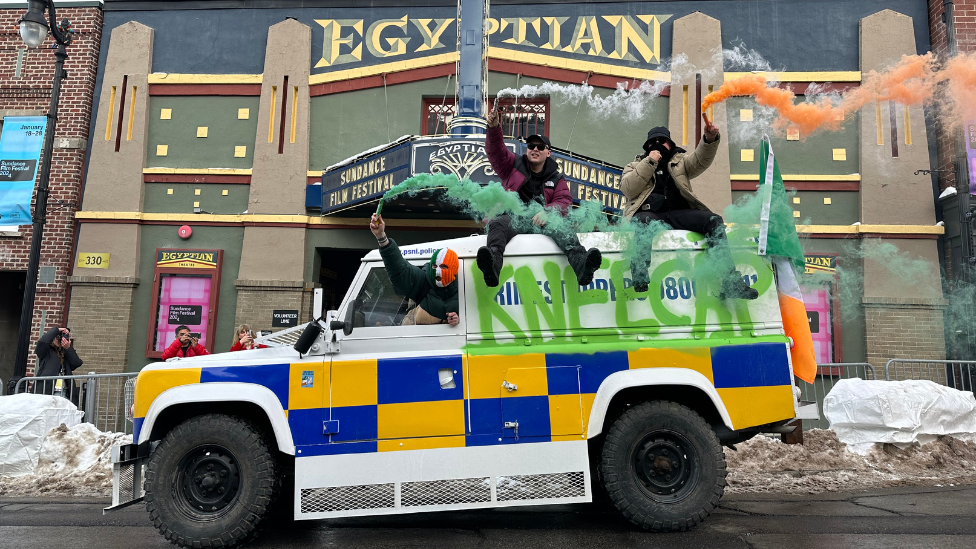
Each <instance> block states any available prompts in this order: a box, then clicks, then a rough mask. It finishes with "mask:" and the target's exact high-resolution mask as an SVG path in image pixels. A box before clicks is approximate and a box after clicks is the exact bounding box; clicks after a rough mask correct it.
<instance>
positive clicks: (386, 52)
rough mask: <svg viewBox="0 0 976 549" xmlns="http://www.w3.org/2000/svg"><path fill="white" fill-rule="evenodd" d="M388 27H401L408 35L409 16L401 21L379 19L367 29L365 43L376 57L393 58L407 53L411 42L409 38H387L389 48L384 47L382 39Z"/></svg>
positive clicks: (400, 19)
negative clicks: (408, 43) (408, 44)
mask: <svg viewBox="0 0 976 549" xmlns="http://www.w3.org/2000/svg"><path fill="white" fill-rule="evenodd" d="M387 27H400V28H401V29H403V30H404V34H406V32H405V31H406V29H407V16H406V15H404V16H403V17H401V18H399V19H379V20H377V21H374V22H373V24H371V25H370V26H369V28H368V29H366V40H365V42H366V48H367V49H368V50H369V53H371V54H373V56H375V57H393V56H396V55H403V54H405V53H407V42H410V38H409V37H406V38H386V42H387V44H388V45H389V47H388V48H385V47H383V44H382V43H381V42H380V39H381V38H382V34H383V31H384V30H386V28H387Z"/></svg>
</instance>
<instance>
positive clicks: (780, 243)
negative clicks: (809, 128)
mask: <svg viewBox="0 0 976 549" xmlns="http://www.w3.org/2000/svg"><path fill="white" fill-rule="evenodd" d="M759 196H760V198H761V199H762V213H761V214H760V221H759V255H767V256H770V258H771V259H772V262H773V266H774V267H775V269H776V288H777V290H778V291H779V309H780V312H781V313H782V315H783V329H784V330H785V331H786V335H787V336H789V337H790V338H791V339H792V341H793V347H792V348H791V349H790V356H791V358H792V359H793V373H794V374H795V375H796V376H797V377H799V378H800V379H802V380H804V381H806V382H807V383H813V380H814V378H815V376H816V375H817V358H816V354H815V353H814V350H813V336H812V335H811V334H810V321H809V320H808V319H807V310H806V307H804V306H803V296H802V295H801V294H800V284H799V282H798V281H797V269H803V268H804V260H803V248H802V247H801V246H800V238H799V237H798V236H797V234H796V227H795V226H794V225H793V210H792V208H790V204H789V201H788V200H787V196H786V188H785V187H784V186H783V176H782V175H780V173H779V166H778V165H777V164H776V157H775V156H774V155H773V148H772V146H770V143H769V138H768V137H765V138H763V140H762V143H761V147H760V153H759Z"/></svg>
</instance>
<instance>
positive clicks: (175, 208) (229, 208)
mask: <svg viewBox="0 0 976 549" xmlns="http://www.w3.org/2000/svg"><path fill="white" fill-rule="evenodd" d="M169 190H172V191H173V194H169V193H168V192H167V191H169ZM198 190H199V191H200V194H199V195H198V194H196V191H198ZM249 190H250V185H214V184H209V183H208V184H206V185H200V184H195V183H146V190H145V193H146V194H145V202H144V206H143V211H145V212H150V213H193V203H194V202H199V203H200V208H201V209H202V210H203V211H205V212H209V213H214V214H239V213H242V212H244V210H247V196H248V191H249ZM224 191H227V196H224V195H223V192H224Z"/></svg>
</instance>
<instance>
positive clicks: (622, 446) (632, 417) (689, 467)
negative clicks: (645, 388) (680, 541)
mask: <svg viewBox="0 0 976 549" xmlns="http://www.w3.org/2000/svg"><path fill="white" fill-rule="evenodd" d="M650 464H660V466H657V467H648V465H650ZM600 474H601V477H602V478H603V483H604V487H605V488H606V491H607V494H608V496H609V497H610V500H611V501H612V502H613V504H614V506H615V507H616V508H617V509H618V510H619V511H620V512H621V513H622V514H623V515H624V517H626V518H627V519H628V520H630V521H631V522H632V523H634V524H636V525H637V526H640V527H641V528H644V529H645V530H650V531H652V532H683V531H685V530H688V529H689V528H692V527H694V526H696V525H698V524H699V523H701V522H702V521H704V520H705V518H706V517H708V515H709V514H711V512H712V510H713V509H715V507H716V506H717V505H718V502H719V500H720V499H721V498H722V494H723V493H724V492H725V486H726V481H725V477H726V464H725V454H724V452H723V451H722V446H721V445H720V444H719V441H718V437H716V436H715V432H714V431H713V430H712V429H711V427H709V425H708V423H706V422H705V420H704V419H702V417H701V416H700V415H698V414H696V413H695V412H694V411H692V410H691V409H689V408H687V407H685V406H682V405H680V404H676V403H674V402H667V401H654V402H645V403H643V404H639V405H637V406H634V407H632V408H629V409H627V410H626V411H624V413H623V414H621V415H620V417H619V418H617V420H616V421H614V423H613V425H612V426H611V427H610V430H609V431H608V433H607V438H606V441H605V442H604V445H603V452H602V457H601V460H600ZM664 477H666V478H664Z"/></svg>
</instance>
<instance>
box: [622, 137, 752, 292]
mask: <svg viewBox="0 0 976 549" xmlns="http://www.w3.org/2000/svg"><path fill="white" fill-rule="evenodd" d="M720 138H721V135H720V134H719V130H718V127H717V126H715V125H714V124H712V123H711V122H708V121H707V120H706V124H705V135H704V137H703V138H702V140H701V142H700V143H699V144H698V148H697V149H695V152H693V153H691V154H687V151H686V150H684V149H682V148H681V147H678V146H677V145H676V144H675V142H674V141H672V140H671V132H670V131H668V129H667V128H665V127H663V126H658V127H656V128H653V129H652V130H651V131H649V132H647V140H646V141H644V154H643V155H641V156H638V157H637V158H636V159H635V160H634V162H631V163H630V164H627V167H625V168H624V172H623V177H622V178H621V180H620V190H622V191H623V193H624V195H625V196H626V197H627V203H626V204H625V206H624V217H625V218H628V219H629V218H633V220H634V221H635V222H638V223H650V222H651V221H660V222H662V223H665V224H667V225H669V226H671V227H672V228H674V229H679V230H687V231H694V232H697V233H702V234H704V235H705V236H706V238H707V239H708V244H709V253H711V254H715V255H716V256H717V257H715V258H714V259H715V260H717V261H720V262H721V263H722V264H723V266H724V267H725V268H727V274H725V275H724V277H723V279H722V281H721V297H722V298H723V299H724V298H730V299H756V298H757V297H759V293H758V292H757V291H756V290H754V289H753V288H750V287H749V286H748V285H747V284H746V283H745V280H743V278H742V273H740V272H739V271H737V270H736V269H735V262H734V261H733V260H732V254H731V253H730V252H729V246H728V240H727V238H726V236H725V224H724V221H723V220H722V216H720V215H718V214H716V213H714V212H712V211H711V210H709V209H708V206H706V205H705V204H704V203H703V202H702V201H701V200H699V199H698V197H696V196H695V194H694V193H693V192H692V190H691V179H693V178H695V177H698V176H699V175H701V174H702V173H704V172H705V170H707V169H708V167H709V166H711V164H712V160H714V158H715V153H716V152H717V151H718V144H719V139H720ZM640 234H641V233H640V232H639V233H638V237H640ZM643 240H645V239H641V238H638V241H637V246H639V247H641V248H645V249H643V250H642V255H643V256H644V257H645V258H648V259H644V260H642V261H635V263H641V264H632V265H631V268H630V270H631V276H633V279H634V289H635V290H637V291H638V292H646V291H647V286H648V282H649V279H650V275H649V273H648V267H649V265H650V263H649V262H650V259H649V257H650V247H651V242H644V241H643Z"/></svg>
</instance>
